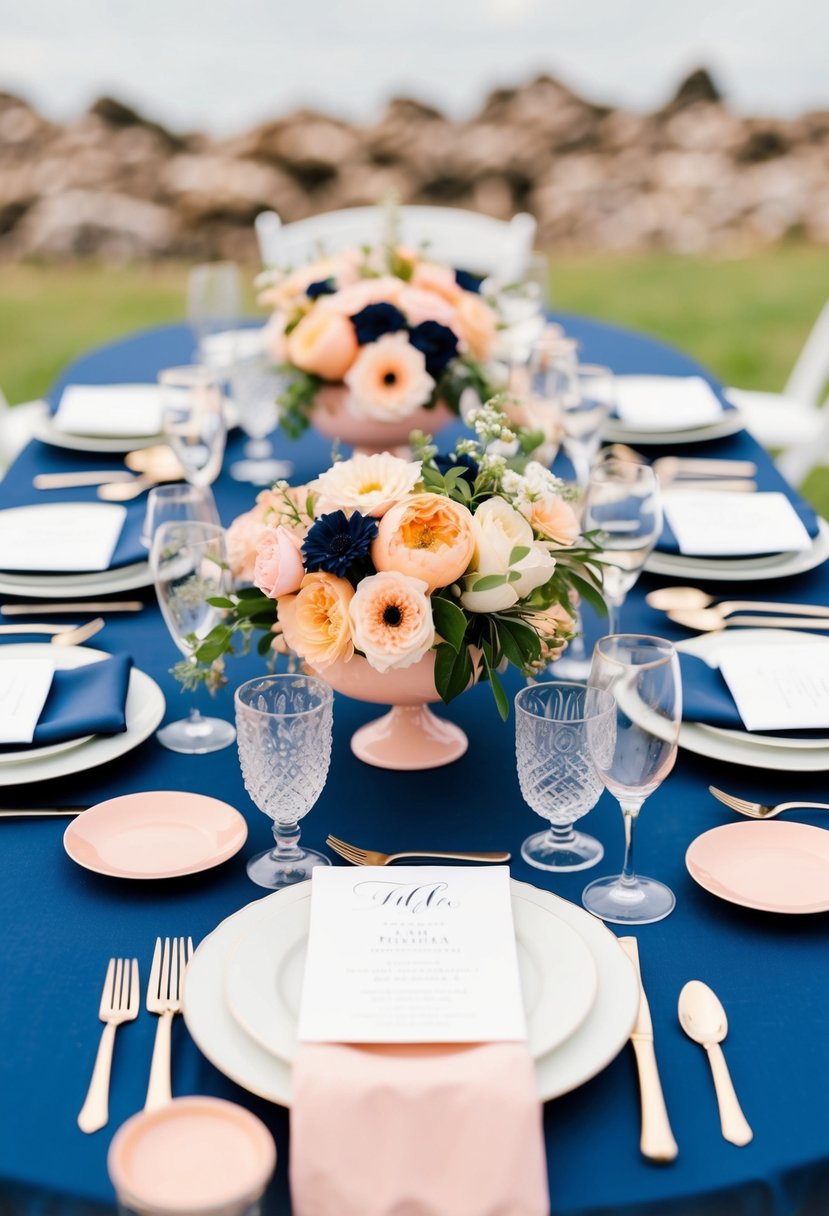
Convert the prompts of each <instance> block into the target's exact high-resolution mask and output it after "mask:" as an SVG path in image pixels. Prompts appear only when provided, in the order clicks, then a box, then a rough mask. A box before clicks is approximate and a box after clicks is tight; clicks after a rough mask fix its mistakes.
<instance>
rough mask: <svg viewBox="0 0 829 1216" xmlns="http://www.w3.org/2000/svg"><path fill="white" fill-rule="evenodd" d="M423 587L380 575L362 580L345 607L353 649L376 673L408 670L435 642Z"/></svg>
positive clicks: (399, 577)
mask: <svg viewBox="0 0 829 1216" xmlns="http://www.w3.org/2000/svg"><path fill="white" fill-rule="evenodd" d="M427 592H428V587H427V584H426V583H424V582H423V580H422V579H419V578H410V577H409V576H408V575H407V574H397V573H395V572H393V571H390V570H389V571H382V572H381V573H380V574H372V575H370V576H369V577H368V578H364V579H363V580H362V582H361V583H360V584H359V585H358V587H357V590H356V591H355V592H354V598H353V599H352V600H351V602H350V604H349V606H348V615H349V618H350V621H351V634H352V638H353V641H354V646H355V648H356V649H357V650H361V651H362V652H363V654H364V655H365V656H366V659H367V661H368V662H369V663H370V664H371V666H372V667H373V668H375V670H376V671H388V670H389V669H390V668H402V667H411V666H412V664H413V663H417V662H418V660H419V659H422V658H423V656H424V655H425V654H426V652H427V650H430V649H431V647H432V646H433V645H434V641H435V625H434V621H433V620H432V605H431V603H430V602H429V596H428V594H427Z"/></svg>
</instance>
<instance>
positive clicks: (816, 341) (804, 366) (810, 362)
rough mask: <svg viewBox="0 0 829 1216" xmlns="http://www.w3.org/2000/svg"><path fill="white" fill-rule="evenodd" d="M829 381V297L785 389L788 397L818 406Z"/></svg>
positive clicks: (798, 357)
mask: <svg viewBox="0 0 829 1216" xmlns="http://www.w3.org/2000/svg"><path fill="white" fill-rule="evenodd" d="M827 381H829V300H827V301H826V303H825V304H824V306H823V309H822V310H821V313H820V316H819V317H818V319H817V321H815V323H814V326H813V327H812V332H811V333H810V334H809V337H808V338H807V339H806V342H805V343H804V346H803V350H802V351H801V352H800V354H799V355H798V356H797V361H796V363H795V365H794V367H793V368H792V371H791V375H790V376H789V378H788V380H787V381H786V387H785V388H784V389H783V392H784V393H785V394H786V396H787V397H794V398H795V400H796V401H803V402H804V403H805V404H806V405H812V406H817V405H819V404H820V401H821V400H822V398H823V393H824V389H825V388H826V386H827Z"/></svg>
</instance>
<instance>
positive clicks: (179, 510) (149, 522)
mask: <svg viewBox="0 0 829 1216" xmlns="http://www.w3.org/2000/svg"><path fill="white" fill-rule="evenodd" d="M172 520H179V521H184V520H193V521H194V522H196V523H203V524H220V523H221V520H220V519H219V512H218V509H217V507H216V500H215V498H214V497H213V491H212V490H211V489H210V487H209V486H188V485H172V486H155V487H154V488H153V489H152V490H150V492H149V494H148V495H147V509H146V511H145V513H144V526H143V528H142V531H141V544H142V545H145V546H146V547H147V548H148V549H149V547H150V545H151V544H152V543H153V537H154V536H155V534H156V532H157V531H158V529H159V528H160V527H161V525H162V524H166V523H169V522H170V521H172Z"/></svg>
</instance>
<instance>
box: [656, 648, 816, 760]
mask: <svg viewBox="0 0 829 1216" xmlns="http://www.w3.org/2000/svg"><path fill="white" fill-rule="evenodd" d="M679 667H680V671H681V672H682V717H683V719H684V721H686V722H703V723H705V725H706V726H723V727H726V728H727V729H729V730H745V729H746V727H745V723H744V722H743V720H742V718H741V717H740V711H739V710H738V709H737V706H736V703H735V701H734V698H733V697H732V695H731V692H730V690H729V687H728V685H727V684H726V682H725V678H724V677H723V675H722V672H720V671H719V669H718V668H715V667H709V666H708V664H707V663H706V662H705V661H704V660H703V659H698V658H697V656H696V655H693V654H682V653H680V655H679ZM752 733H754V734H768V735H774V736H775V737H777V738H781V739H814V738H822V737H823V736H825V735H826V734H827V733H829V732H827V731H826V730H773V731H755V732H752Z"/></svg>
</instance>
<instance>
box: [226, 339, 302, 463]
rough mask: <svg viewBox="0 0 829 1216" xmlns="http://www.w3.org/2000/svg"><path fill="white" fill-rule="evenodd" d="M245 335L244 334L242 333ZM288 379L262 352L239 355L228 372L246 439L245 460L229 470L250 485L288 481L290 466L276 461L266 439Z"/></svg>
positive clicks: (274, 420)
mask: <svg viewBox="0 0 829 1216" xmlns="http://www.w3.org/2000/svg"><path fill="white" fill-rule="evenodd" d="M242 333H244V330H243V331H242ZM290 380H291V377H289V376H286V375H284V374H283V373H281V372H278V371H277V370H276V368H275V367H274V366H273V364H272V363H271V361H270V359H269V358H268V357H267V355H265V354H264V352H259V353H257V354H247V355H246V354H243V353H242V351H240V352H239V354H238V356H237V357H236V358H234V360H233V364H232V366H231V369H230V391H231V394H232V396H233V403H234V405H235V406H236V411H237V413H238V416H239V425H240V426H241V428H242V430H243V431H244V432H245V434H246V435H247V436H248V442H247V443H246V444H245V459H244V460H237V461H236V462H235V463H234V464H232V465H231V466H230V476H231V477H233V478H235V479H236V480H237V481H248V482H251V483H252V484H253V485H257V486H265V485H273V483H274V482H275V481H278V480H279V479H280V478H281V477H290V475H291V473H292V472H293V465H292V464H291V462H290V461H288V460H275V459H274V456H273V449H272V447H271V442H270V440H269V439H267V438H266V436H267V435H270V433H271V431H273V430H274V429H275V428H276V425H277V421H278V419H277V405H276V403H277V400H278V398H279V397H280V396H281V395H282V393H283V392H284V391H285V389H286V388H287V387H288V385H289V383H290Z"/></svg>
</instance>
